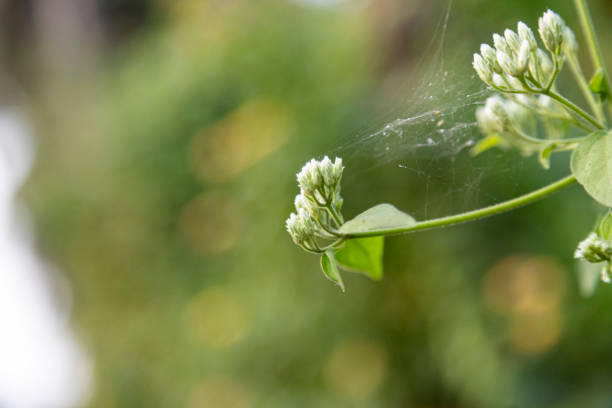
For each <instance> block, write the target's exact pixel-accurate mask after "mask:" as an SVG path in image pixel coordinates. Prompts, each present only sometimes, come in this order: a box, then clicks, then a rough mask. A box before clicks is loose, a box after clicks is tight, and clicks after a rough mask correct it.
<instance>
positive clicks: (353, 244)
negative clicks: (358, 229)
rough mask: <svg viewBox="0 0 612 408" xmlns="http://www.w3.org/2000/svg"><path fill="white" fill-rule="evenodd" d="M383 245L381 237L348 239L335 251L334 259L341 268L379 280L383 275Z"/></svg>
mask: <svg viewBox="0 0 612 408" xmlns="http://www.w3.org/2000/svg"><path fill="white" fill-rule="evenodd" d="M383 247H384V238H383V237H371V238H358V239H349V240H348V241H346V242H345V244H344V246H343V247H342V248H341V249H339V250H338V251H337V252H336V261H337V262H338V264H339V265H340V267H341V268H343V269H346V270H348V271H351V272H361V273H363V274H364V275H366V276H368V277H370V278H371V279H374V280H380V279H382V276H383V264H382V255H383Z"/></svg>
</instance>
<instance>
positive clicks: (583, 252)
mask: <svg viewBox="0 0 612 408" xmlns="http://www.w3.org/2000/svg"><path fill="white" fill-rule="evenodd" d="M611 256H612V248H610V244H609V243H608V242H607V241H605V240H604V239H602V238H600V237H599V236H598V235H597V234H595V233H594V232H592V233H591V234H589V236H588V237H587V238H586V239H585V240H584V241H582V242H580V243H579V244H578V248H576V252H574V258H576V259H584V260H585V261H588V262H592V263H598V262H604V261H610V257H611Z"/></svg>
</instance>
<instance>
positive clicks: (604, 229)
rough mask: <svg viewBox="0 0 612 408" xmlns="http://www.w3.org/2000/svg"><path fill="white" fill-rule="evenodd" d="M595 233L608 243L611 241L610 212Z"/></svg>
mask: <svg viewBox="0 0 612 408" xmlns="http://www.w3.org/2000/svg"><path fill="white" fill-rule="evenodd" d="M595 232H597V235H599V236H600V237H602V238H603V239H605V240H606V241H608V242H609V241H610V238H612V212H611V211H610V210H608V212H607V213H606V215H604V216H603V217H602V219H601V220H600V221H599V223H598V224H597V229H596V231H595Z"/></svg>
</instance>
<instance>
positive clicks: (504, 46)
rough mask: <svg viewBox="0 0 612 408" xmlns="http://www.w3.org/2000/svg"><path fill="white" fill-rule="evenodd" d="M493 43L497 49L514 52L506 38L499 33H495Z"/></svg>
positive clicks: (509, 52) (507, 52)
mask: <svg viewBox="0 0 612 408" xmlns="http://www.w3.org/2000/svg"><path fill="white" fill-rule="evenodd" d="M493 44H494V45H495V49H496V50H497V51H502V52H504V53H506V54H511V53H512V48H510V47H509V46H508V43H507V42H506V39H505V38H504V37H502V36H501V35H499V34H497V33H495V34H493Z"/></svg>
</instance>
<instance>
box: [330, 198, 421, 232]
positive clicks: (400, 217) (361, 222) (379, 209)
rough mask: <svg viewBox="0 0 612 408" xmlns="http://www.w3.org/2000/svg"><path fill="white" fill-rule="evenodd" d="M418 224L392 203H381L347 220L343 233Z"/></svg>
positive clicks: (342, 228)
mask: <svg viewBox="0 0 612 408" xmlns="http://www.w3.org/2000/svg"><path fill="white" fill-rule="evenodd" d="M415 224H416V221H415V220H414V218H412V217H411V216H410V215H408V214H406V213H404V212H401V211H400V210H398V209H397V208H395V207H394V206H392V205H391V204H379V205H377V206H374V207H372V208H370V209H369V210H366V211H364V212H362V213H361V214H359V215H358V216H356V217H355V218H353V219H352V220H350V221H347V222H345V223H344V224H343V225H342V227H340V233H341V234H355V233H360V232H373V231H380V230H388V229H396V228H409V227H411V226H413V225H415Z"/></svg>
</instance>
